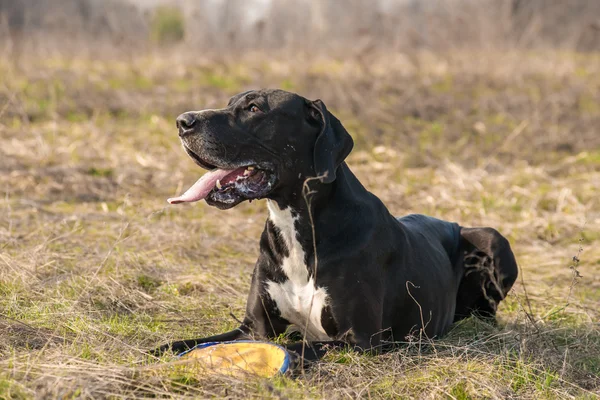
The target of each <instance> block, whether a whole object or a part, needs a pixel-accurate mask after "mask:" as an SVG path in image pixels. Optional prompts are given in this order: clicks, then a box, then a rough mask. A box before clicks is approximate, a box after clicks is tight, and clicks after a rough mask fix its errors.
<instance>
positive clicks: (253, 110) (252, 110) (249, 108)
mask: <svg viewBox="0 0 600 400" xmlns="http://www.w3.org/2000/svg"><path fill="white" fill-rule="evenodd" d="M248 111H250V112H253V113H256V112H260V111H261V110H260V108H258V107H257V106H256V104H251V105H250V107H248Z"/></svg>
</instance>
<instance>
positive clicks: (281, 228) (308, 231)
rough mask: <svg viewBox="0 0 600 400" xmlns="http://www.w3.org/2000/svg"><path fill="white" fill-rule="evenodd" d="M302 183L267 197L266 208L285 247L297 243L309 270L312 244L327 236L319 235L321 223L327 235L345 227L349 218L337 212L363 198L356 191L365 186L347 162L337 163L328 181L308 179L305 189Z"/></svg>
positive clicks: (349, 220)
mask: <svg viewBox="0 0 600 400" xmlns="http://www.w3.org/2000/svg"><path fill="white" fill-rule="evenodd" d="M303 183H304V182H300V184H299V185H298V187H297V190H294V191H290V192H289V193H288V194H287V195H286V196H281V197H276V198H273V199H269V200H268V209H269V220H270V221H271V222H272V223H273V225H274V226H275V227H277V230H278V232H279V234H280V235H281V237H282V239H283V241H284V243H285V244H286V247H287V249H288V251H290V250H291V248H292V246H300V248H301V250H302V252H303V254H304V258H305V261H306V264H307V266H309V270H310V269H311V267H312V265H314V262H313V258H314V249H315V245H316V246H317V248H318V247H319V244H320V243H321V242H322V241H325V240H327V239H328V237H323V236H321V235H320V231H321V227H323V226H327V229H326V231H327V232H328V235H335V234H336V232H341V231H343V230H344V229H346V228H347V226H348V224H351V223H353V221H352V219H345V220H344V221H340V220H339V219H338V218H337V216H338V215H343V210H344V209H347V208H351V207H356V199H357V198H363V199H364V198H365V197H364V196H362V195H361V194H362V193H359V192H366V189H365V188H364V187H363V186H362V184H361V183H360V182H359V181H358V179H357V178H356V177H355V176H354V174H353V173H352V171H350V169H349V168H348V166H347V165H346V163H342V164H341V165H340V166H339V167H338V169H337V171H336V179H335V181H333V182H332V183H330V184H323V183H320V182H316V181H312V182H311V181H309V182H308V189H309V190H306V187H305V186H304V185H303ZM303 189H304V190H303ZM340 213H341V214H340ZM313 235H314V241H313ZM273 250H274V251H275V249H273Z"/></svg>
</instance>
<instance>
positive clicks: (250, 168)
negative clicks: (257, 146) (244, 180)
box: [246, 166, 254, 171]
mask: <svg viewBox="0 0 600 400" xmlns="http://www.w3.org/2000/svg"><path fill="white" fill-rule="evenodd" d="M252 170H254V167H253V166H250V167H248V168H246V171H252Z"/></svg>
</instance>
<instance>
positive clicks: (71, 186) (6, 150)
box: [0, 0, 600, 399]
mask: <svg viewBox="0 0 600 400" xmlns="http://www.w3.org/2000/svg"><path fill="white" fill-rule="evenodd" d="M262 87H275V88H282V89H285V90H289V91H293V92H297V93H299V94H301V95H303V96H305V97H307V98H309V99H317V98H320V99H322V100H323V101H324V102H325V104H326V105H327V108H328V109H329V110H330V111H331V112H332V113H333V114H335V115H336V116H337V117H338V118H339V119H340V120H341V122H342V123H343V125H344V126H345V127H346V129H347V130H348V131H349V132H350V134H351V135H352V136H353V138H354V140H355V143H356V145H355V148H354V151H353V152H352V153H351V154H350V156H349V158H348V164H349V166H350V168H351V169H352V171H353V172H355V174H356V175H357V176H358V177H359V179H360V180H361V182H363V183H364V184H365V186H366V187H367V188H368V189H369V190H371V191H372V192H373V193H375V194H376V195H377V196H379V197H380V198H381V199H382V200H383V201H384V202H385V204H386V205H387V206H388V207H389V209H390V211H391V212H392V213H393V214H394V215H405V214H409V213H424V214H429V215H432V216H434V217H438V218H442V219H447V220H451V221H457V222H459V223H460V224H462V225H465V226H492V227H494V228H496V229H497V230H499V231H500V232H501V233H502V234H503V235H505V236H506V237H508V238H509V240H510V241H511V245H512V246H513V249H514V251H515V253H516V255H517V260H518V262H519V264H520V267H521V271H520V279H519V281H518V282H517V284H516V285H515V287H514V289H513V290H512V291H511V294H510V295H509V296H508V298H507V299H506V300H505V301H504V302H502V304H501V306H500V310H499V317H500V322H499V324H498V325H497V326H491V325H488V324H486V323H483V322H481V321H477V320H467V321H465V322H464V323H461V324H459V326H457V327H456V328H455V329H454V330H453V331H452V332H451V333H450V334H449V335H448V336H447V337H445V338H443V339H440V340H437V339H436V341H435V346H431V347H424V348H423V349H422V348H421V346H420V341H418V342H416V341H415V342H411V343H409V344H407V345H406V347H402V348H400V349H398V350H397V351H396V352H394V353H392V354H388V355H386V356H378V357H371V356H368V355H358V354H353V353H352V352H347V353H341V354H333V355H332V356H331V357H330V358H328V359H327V360H325V361H324V362H323V363H321V364H319V366H317V367H315V368H314V369H313V370H311V372H308V373H307V374H306V375H303V376H302V377H300V378H298V379H291V378H281V379H280V380H274V381H268V382H266V381H260V382H256V381H240V380H235V381H234V380H231V379H226V378H223V377H221V378H218V379H217V378H210V379H208V378H200V377H198V376H196V375H193V374H187V375H186V374H184V373H183V372H181V371H175V370H172V369H171V370H159V369H156V368H158V367H156V365H157V360H156V359H154V358H151V357H149V356H148V355H147V354H146V351H147V350H148V349H150V348H153V347H155V346H156V345H159V344H162V343H164V342H167V341H169V340H175V339H183V338H190V337H203V336H208V335H211V334H216V333H220V332H223V331H226V330H228V329H231V328H232V327H233V326H235V325H236V324H237V321H236V320H235V318H242V316H243V314H244V307H245V299H246V295H247V292H248V287H249V283H250V275H251V272H252V267H253V265H254V262H255V260H256V255H257V252H258V237H259V235H260V232H261V230H262V227H263V226H264V220H265V218H266V216H267V213H266V207H265V205H264V201H259V202H253V203H252V204H248V203H244V204H240V205H239V206H237V207H235V208H234V209H232V210H228V211H226V212H224V211H219V210H216V209H214V208H211V207H208V206H207V205H206V204H204V203H198V204H194V205H191V206H190V205H186V206H168V205H167V204H166V198H168V197H172V196H173V195H177V194H180V193H182V191H183V190H185V189H186V188H187V187H189V185H191V184H192V183H193V182H195V181H196V180H197V179H198V178H199V176H200V175H201V174H202V173H203V171H202V170H200V169H199V168H198V167H197V166H196V165H195V164H194V163H193V162H192V161H191V160H190V159H189V158H188V157H186V156H185V154H184V152H183V150H182V149H181V146H180V144H179V140H178V137H177V131H176V129H175V118H176V116H177V115H179V114H180V113H182V112H184V111H188V110H199V109H205V108H220V107H224V106H225V105H226V104H227V100H228V98H229V97H230V96H232V95H234V94H236V93H238V92H242V91H245V90H248V89H256V88H262ZM598 127H600V1H598V0H363V1H360V0H271V1H269V0H178V1H177V0H172V1H168V0H136V1H134V0H0V398H33V397H36V398H44V397H45V398H79V397H80V398H105V397H107V398H121V397H127V398H135V397H143V398H148V397H165V398H182V397H186V396H189V397H194V396H195V398H207V397H226V396H229V397H238V398H250V397H261V398H262V397H265V396H271V397H290V398H297V397H310V398H319V397H326V398H342V397H344V398H347V397H349V398H358V397H373V398H378V397H387V398H398V397H404V398H440V397H443V398H459V399H467V398H481V397H483V398H497V399H506V398H519V399H539V398H582V399H583V398H596V397H597V396H598V395H600V362H599V360H600V325H598V321H599V320H600V196H598V193H600V133H599V131H598V129H599V128H598ZM278 340H285V339H284V338H279V339H278ZM162 361H168V358H166V359H164V360H162ZM144 368H146V369H144ZM153 368H154V369H153ZM144 371H151V373H150V372H149V373H148V374H147V375H145V372H144ZM332 376H335V379H331V377H332ZM424 382H426V384H424ZM6 393H8V394H9V395H7V394H6Z"/></svg>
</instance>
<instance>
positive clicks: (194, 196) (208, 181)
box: [167, 169, 237, 204]
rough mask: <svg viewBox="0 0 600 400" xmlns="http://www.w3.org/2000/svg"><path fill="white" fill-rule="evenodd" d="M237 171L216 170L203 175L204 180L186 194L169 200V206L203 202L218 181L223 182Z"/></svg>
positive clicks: (201, 179) (194, 185) (195, 184)
mask: <svg viewBox="0 0 600 400" xmlns="http://www.w3.org/2000/svg"><path fill="white" fill-rule="evenodd" d="M236 171H237V170H233V169H214V170H212V171H210V172H207V173H206V174H204V175H202V178H200V179H198V181H196V183H194V184H193V185H192V187H191V188H189V189H188V190H186V192H185V193H184V194H182V195H181V196H178V197H172V198H170V199H167V201H168V202H169V204H179V203H192V202H194V201H198V200H202V199H203V198H205V197H206V196H208V193H210V191H211V190H212V189H213V188H214V187H215V184H216V183H217V181H218V180H222V179H223V178H225V177H226V176H228V175H230V174H231V173H232V172H236Z"/></svg>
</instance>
